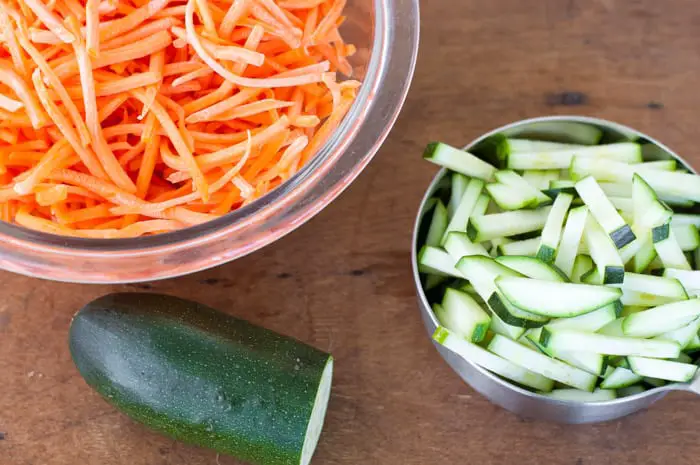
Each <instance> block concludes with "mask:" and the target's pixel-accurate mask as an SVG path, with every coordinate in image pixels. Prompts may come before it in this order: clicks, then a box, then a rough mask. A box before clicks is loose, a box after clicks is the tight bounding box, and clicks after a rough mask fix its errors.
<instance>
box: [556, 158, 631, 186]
mask: <svg viewBox="0 0 700 465" xmlns="http://www.w3.org/2000/svg"><path fill="white" fill-rule="evenodd" d="M586 176H593V177H594V178H595V179H596V181H598V182H605V181H607V182H617V183H630V182H632V176H634V168H632V165H628V164H627V163H625V162H621V161H616V160H612V159H605V158H597V157H585V156H584V157H582V156H575V157H573V159H572V160H571V165H570V166H569V177H570V178H571V179H573V180H575V181H577V180H579V179H583V178H585V177H586Z"/></svg>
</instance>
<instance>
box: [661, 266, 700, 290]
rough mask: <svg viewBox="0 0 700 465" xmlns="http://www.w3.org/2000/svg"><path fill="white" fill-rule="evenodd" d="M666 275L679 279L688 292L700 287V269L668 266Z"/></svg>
mask: <svg viewBox="0 0 700 465" xmlns="http://www.w3.org/2000/svg"><path fill="white" fill-rule="evenodd" d="M664 277H666V278H673V279H677V280H678V281H680V283H681V284H682V285H683V287H684V288H685V289H686V290H687V291H688V292H690V291H691V290H694V289H700V271H695V270H692V271H690V270H679V269H676V268H666V269H665V270H664Z"/></svg>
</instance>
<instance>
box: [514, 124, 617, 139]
mask: <svg viewBox="0 0 700 465" xmlns="http://www.w3.org/2000/svg"><path fill="white" fill-rule="evenodd" d="M506 136H508V137H520V138H525V139H544V140H547V141H555V142H564V143H571V144H581V145H595V144H597V143H598V142H600V139H601V138H602V137H603V131H601V130H600V129H599V128H597V127H595V126H592V125H590V124H586V123H578V122H575V121H540V122H537V123H530V124H528V125H527V126H525V127H522V126H521V127H519V128H517V129H511V130H508V131H506Z"/></svg>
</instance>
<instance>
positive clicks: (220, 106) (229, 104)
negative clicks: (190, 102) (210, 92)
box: [185, 89, 262, 123]
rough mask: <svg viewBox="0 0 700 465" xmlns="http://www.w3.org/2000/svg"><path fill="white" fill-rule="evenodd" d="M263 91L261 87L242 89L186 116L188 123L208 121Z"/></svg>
mask: <svg viewBox="0 0 700 465" xmlns="http://www.w3.org/2000/svg"><path fill="white" fill-rule="evenodd" d="M261 92H262V90H261V89H241V90H240V92H238V93H237V94H235V95H233V96H231V97H229V98H227V99H225V100H222V101H221V102H219V103H217V104H215V105H212V106H210V107H208V108H205V109H203V110H200V111H198V112H196V113H193V114H191V115H189V116H188V117H187V118H185V121H186V122H188V123H198V122H201V121H208V120H209V119H211V118H212V117H213V116H216V115H219V114H221V113H223V112H225V111H228V110H231V109H233V108H236V107H237V106H239V105H241V104H243V103H245V102H247V101H248V100H250V99H252V98H255V97H256V96H258V95H259V94H260V93H261Z"/></svg>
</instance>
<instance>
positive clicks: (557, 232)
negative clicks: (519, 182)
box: [537, 194, 574, 263]
mask: <svg viewBox="0 0 700 465" xmlns="http://www.w3.org/2000/svg"><path fill="white" fill-rule="evenodd" d="M573 200H574V197H573V196H572V195H571V194H559V195H558V196H557V198H556V200H555V201H554V205H552V209H551V210H550V211H549V216H548V217H547V221H546V223H545V225H544V228H543V229H542V236H541V237H540V246H539V248H538V249H537V258H539V259H540V260H542V261H543V262H545V263H552V262H553V261H554V257H555V255H556V253H557V247H558V246H559V240H560V239H561V231H562V227H563V225H564V219H565V218H566V214H567V212H568V211H569V207H570V206H571V202H572V201H573Z"/></svg>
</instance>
